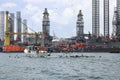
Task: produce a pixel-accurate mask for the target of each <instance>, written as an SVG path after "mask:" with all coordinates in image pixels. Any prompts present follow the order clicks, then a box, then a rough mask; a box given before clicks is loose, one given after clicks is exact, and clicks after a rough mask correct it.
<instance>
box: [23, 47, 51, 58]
mask: <svg viewBox="0 0 120 80" xmlns="http://www.w3.org/2000/svg"><path fill="white" fill-rule="evenodd" d="M39 48H40V47H39V46H27V47H26V48H25V50H24V53H26V56H29V57H47V56H50V54H51V53H48V52H47V51H45V50H39Z"/></svg>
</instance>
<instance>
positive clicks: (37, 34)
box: [4, 11, 43, 46]
mask: <svg viewBox="0 0 120 80" xmlns="http://www.w3.org/2000/svg"><path fill="white" fill-rule="evenodd" d="M8 14H9V12H8V11H6V27H5V40H4V46H7V45H10V35H15V34H19V35H35V36H36V37H38V36H43V34H42V33H36V32H35V33H19V32H17V33H15V32H10V31H9V29H8Z"/></svg>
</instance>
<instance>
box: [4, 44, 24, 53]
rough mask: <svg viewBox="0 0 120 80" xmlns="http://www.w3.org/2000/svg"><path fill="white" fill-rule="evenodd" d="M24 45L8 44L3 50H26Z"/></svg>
mask: <svg viewBox="0 0 120 80" xmlns="http://www.w3.org/2000/svg"><path fill="white" fill-rule="evenodd" d="M24 49H25V48H24V47H21V46H18V45H8V46H4V47H3V52H24Z"/></svg>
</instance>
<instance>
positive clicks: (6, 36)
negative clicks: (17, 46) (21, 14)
mask: <svg viewBox="0 0 120 80" xmlns="http://www.w3.org/2000/svg"><path fill="white" fill-rule="evenodd" d="M8 14H9V12H8V11H6V28H5V40H4V46H7V45H10V34H9V30H8Z"/></svg>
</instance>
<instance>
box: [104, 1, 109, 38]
mask: <svg viewBox="0 0 120 80" xmlns="http://www.w3.org/2000/svg"><path fill="white" fill-rule="evenodd" d="M106 36H109V0H104V37H106Z"/></svg>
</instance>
